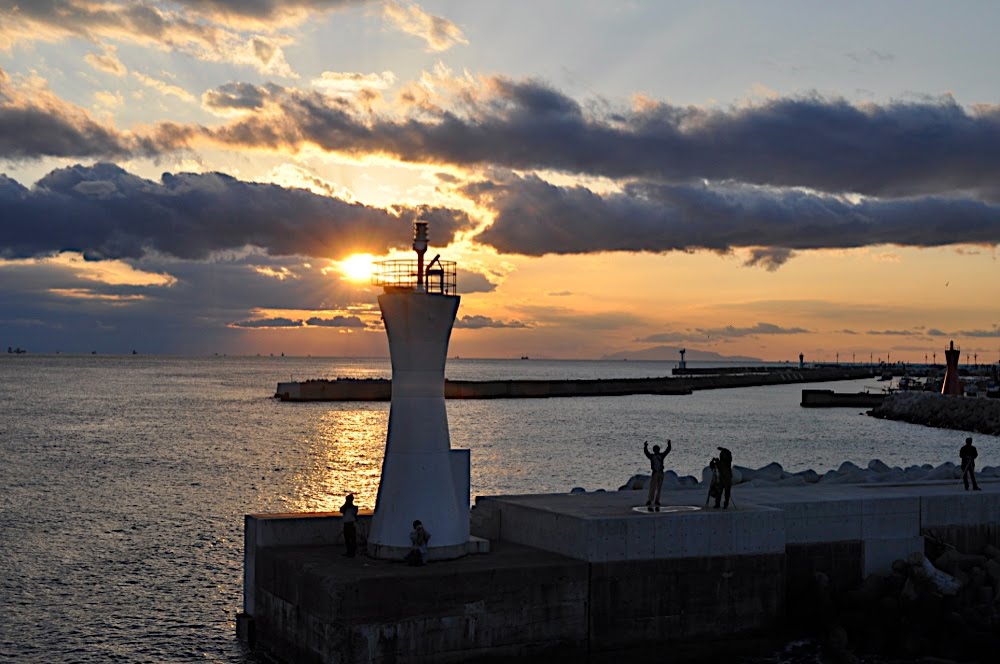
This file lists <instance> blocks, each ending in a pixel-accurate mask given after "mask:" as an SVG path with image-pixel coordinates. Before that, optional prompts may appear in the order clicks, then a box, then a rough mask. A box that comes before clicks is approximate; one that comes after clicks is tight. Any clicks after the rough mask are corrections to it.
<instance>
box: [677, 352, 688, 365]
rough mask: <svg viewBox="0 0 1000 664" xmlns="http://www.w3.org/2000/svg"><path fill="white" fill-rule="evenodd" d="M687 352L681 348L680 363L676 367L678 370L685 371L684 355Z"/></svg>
mask: <svg viewBox="0 0 1000 664" xmlns="http://www.w3.org/2000/svg"><path fill="white" fill-rule="evenodd" d="M686 352H687V348H681V350H680V353H681V363H680V364H678V365H677V368H678V369H687V362H685V361H684V353H686Z"/></svg>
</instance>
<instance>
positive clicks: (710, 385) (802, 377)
mask: <svg viewBox="0 0 1000 664" xmlns="http://www.w3.org/2000/svg"><path fill="white" fill-rule="evenodd" d="M869 375H870V374H869V372H868V370H867V369H860V368H847V367H845V368H826V369H789V370H784V371H766V372H763V373H736V374H717V375H708V376H684V377H676V378H672V377H660V378H608V379H592V380H588V379H567V380H488V381H473V380H445V384H444V396H445V398H446V399H545V398H552V397H598V396H626V395H630V394H673V395H680V394H690V393H691V392H692V391H694V390H713V389H725V388H734V387H755V386H761V385H782V384H787V383H812V382H826V381H836V380H852V379H857V378H866V377H868V376H869ZM274 396H275V397H276V398H278V399H281V400H282V401H389V400H390V399H391V398H392V381H391V380H385V379H370V380H369V379H344V378H341V379H336V380H307V381H299V382H288V383H278V389H277V391H276V392H275V395H274Z"/></svg>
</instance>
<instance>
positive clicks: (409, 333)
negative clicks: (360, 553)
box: [368, 221, 469, 560]
mask: <svg viewBox="0 0 1000 664" xmlns="http://www.w3.org/2000/svg"><path fill="white" fill-rule="evenodd" d="M413 249H414V251H416V253H417V260H416V261H383V262H381V263H379V264H378V265H377V266H376V267H377V274H376V276H375V279H374V283H376V284H377V285H380V286H382V287H383V291H384V292H383V293H382V295H380V296H379V298H378V304H379V307H380V308H381V309H382V319H383V321H384V322H385V331H386V334H387V335H388V337H389V353H390V355H391V357H392V403H391V405H390V408H389V432H388V434H387V436H386V443H385V459H384V461H383V462H382V479H381V482H380V483H379V488H378V498H377V500H376V503H375V514H374V516H373V517H372V525H371V531H370V533H369V535H368V553H369V555H371V556H373V557H376V558H389V559H401V558H403V557H404V556H405V555H406V554H407V553H408V552H409V550H410V531H411V530H412V529H413V522H414V521H415V520H420V521H421V522H422V523H423V525H424V527H425V528H426V529H427V530H428V531H429V532H430V534H431V539H430V542H429V543H428V558H429V559H431V560H434V559H443V558H453V557H457V556H460V555H463V554H464V553H466V552H467V549H468V543H469V451H468V450H452V449H451V440H450V438H449V435H448V413H447V411H446V410H445V402H444V365H445V360H446V358H447V356H448V341H449V339H450V337H451V329H452V325H453V324H454V322H455V314H456V313H457V312H458V304H459V300H460V298H459V296H458V295H456V294H455V285H456V284H455V263H454V262H451V261H441V260H439V257H437V256H436V257H435V258H434V259H433V260H432V261H431V262H430V263H429V264H428V265H426V266H425V265H424V253H425V252H426V251H427V222H426V221H418V222H416V223H414V233H413Z"/></svg>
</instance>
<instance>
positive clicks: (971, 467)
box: [958, 437, 982, 491]
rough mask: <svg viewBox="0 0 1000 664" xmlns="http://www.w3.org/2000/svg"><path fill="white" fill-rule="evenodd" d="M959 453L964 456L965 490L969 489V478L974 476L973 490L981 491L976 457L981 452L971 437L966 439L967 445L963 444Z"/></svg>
mask: <svg viewBox="0 0 1000 664" xmlns="http://www.w3.org/2000/svg"><path fill="white" fill-rule="evenodd" d="M958 454H959V456H960V457H962V482H964V483H965V490H966V491H968V490H969V478H972V490H973V491H981V490H982V489H980V488H979V484H978V483H977V482H976V457H978V456H979V452H978V451H977V450H976V448H975V446H974V445H973V444H972V438H971V437H970V438H966V439H965V445H963V446H962V449H961V450H959V452H958Z"/></svg>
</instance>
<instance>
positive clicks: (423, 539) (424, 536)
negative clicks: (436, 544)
mask: <svg viewBox="0 0 1000 664" xmlns="http://www.w3.org/2000/svg"><path fill="white" fill-rule="evenodd" d="M430 539H431V534H430V533H429V532H427V531H426V530H425V529H424V524H422V523H420V520H419V519H417V520H416V521H414V522H413V531H412V532H411V533H410V547H411V548H410V553H409V554H407V556H406V561H407V562H408V563H410V565H413V566H420V565H425V564H427V542H428V541H430Z"/></svg>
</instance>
